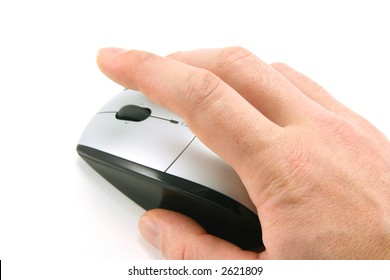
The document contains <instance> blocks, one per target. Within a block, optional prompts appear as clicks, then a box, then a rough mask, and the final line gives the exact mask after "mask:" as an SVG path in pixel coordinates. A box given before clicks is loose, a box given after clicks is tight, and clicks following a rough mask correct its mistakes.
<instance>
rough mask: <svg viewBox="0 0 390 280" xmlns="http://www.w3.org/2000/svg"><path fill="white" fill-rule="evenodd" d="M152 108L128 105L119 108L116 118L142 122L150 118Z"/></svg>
mask: <svg viewBox="0 0 390 280" xmlns="http://www.w3.org/2000/svg"><path fill="white" fill-rule="evenodd" d="M151 113H152V110H150V109H149V108H144V107H141V106H137V105H126V106H123V107H122V108H120V109H119V111H118V113H116V118H117V119H120V120H126V121H133V122H140V121H143V120H146V119H147V118H149V116H150V114H151Z"/></svg>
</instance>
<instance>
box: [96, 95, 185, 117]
mask: <svg viewBox="0 0 390 280" xmlns="http://www.w3.org/2000/svg"><path fill="white" fill-rule="evenodd" d="M129 104H133V105H138V106H141V107H147V108H149V109H150V110H151V111H152V116H155V117H160V118H165V119H168V120H171V119H172V120H177V121H179V122H180V123H181V122H183V120H182V119H181V118H179V117H178V116H177V115H175V114H173V113H171V112H170V111H168V110H166V109H164V108H162V107H160V106H158V105H157V104H155V103H153V102H151V101H150V100H148V99H146V97H145V96H144V95H143V94H142V93H140V92H138V91H134V90H129V89H127V90H124V91H122V92H121V93H119V94H118V95H117V96H115V97H114V98H113V99H111V100H110V101H109V102H108V103H107V104H106V105H104V106H103V107H102V108H101V109H100V110H99V112H100V113H101V112H117V111H119V109H120V108H122V107H123V106H125V105H129Z"/></svg>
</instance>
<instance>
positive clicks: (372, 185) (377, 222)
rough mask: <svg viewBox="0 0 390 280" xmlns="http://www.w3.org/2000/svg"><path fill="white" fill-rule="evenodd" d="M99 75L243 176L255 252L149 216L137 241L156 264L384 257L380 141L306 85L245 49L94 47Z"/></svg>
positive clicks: (387, 175) (387, 250)
mask: <svg viewBox="0 0 390 280" xmlns="http://www.w3.org/2000/svg"><path fill="white" fill-rule="evenodd" d="M97 62H98V65H99V68H100V69H101V70H102V72H103V73H104V74H106V75H107V76H108V77H109V78H110V79H112V80H113V81H115V82H117V83H119V84H121V85H123V86H124V87H126V88H132V89H136V90H140V91H142V92H143V93H144V94H145V95H146V96H147V97H148V98H149V99H151V100H153V101H154V102H156V103H158V104H160V105H161V106H164V107H166V108H168V109H169V110H171V111H172V112H174V113H176V114H177V115H179V116H181V117H182V118H183V119H184V120H185V121H186V123H187V124H188V126H189V127H190V129H191V130H192V131H193V132H194V133H195V135H197V136H198V137H199V139H201V141H202V142H203V143H205V145H207V146H208V147H209V148H210V149H212V150H213V151H214V152H216V153H217V154H218V155H219V156H221V157H222V158H223V159H224V160H226V161H227V162H228V163H229V164H230V165H232V166H233V168H234V169H235V170H236V171H237V173H238V174H239V176H240V178H241V179H242V181H243V183H244V185H245V187H246V189H247V191H248V193H249V196H250V198H251V200H252V201H253V203H254V205H255V206H256V208H257V211H258V215H259V218H260V221H261V224H262V230H263V241H264V244H265V247H266V250H265V251H263V252H260V253H258V252H251V251H243V250H241V249H240V248H238V247H237V246H235V245H233V244H231V243H229V242H227V241H225V240H222V239H219V238H217V237H215V236H212V235H209V234H207V232H205V230H204V229H203V228H202V227H200V226H199V225H198V224H197V223H196V222H195V221H193V220H191V219H190V218H188V217H185V216H183V215H181V214H178V213H175V212H172V211H167V210H162V209H154V210H151V211H148V212H146V213H145V214H144V215H143V216H142V217H141V219H140V222H139V229H140V232H141V234H142V235H143V236H144V237H145V238H146V239H147V240H148V241H149V242H150V243H151V244H153V245H154V246H155V247H157V248H158V249H160V250H161V251H162V254H163V255H164V256H165V257H166V258H167V259H390V142H389V140H388V139H387V138H386V136H385V135H384V134H382V133H381V132H380V131H379V130H377V129H376V128H375V127H374V126H373V125H372V124H370V123H369V122H368V121H366V120H365V119H364V118H362V117H361V116H359V115H357V114H356V113H354V112H353V111H351V110H350V109H349V108H347V107H345V106H344V105H342V104H341V103H339V102H338V101H337V100H335V99H334V98H333V97H332V96H331V95H330V94H329V93H328V92H327V91H326V90H325V89H323V88H322V87H321V86H319V85H318V84H317V83H315V82H314V81H312V80H311V79H309V78H308V77H306V76H304V75H303V74H301V73H299V72H297V71H296V70H294V69H293V68H291V67H289V66H287V65H285V64H281V63H276V64H267V63H265V62H263V61H261V60H260V59H259V58H257V57H256V56H255V55H254V54H252V53H251V52H249V51H248V50H246V49H243V48H239V47H232V48H225V49H204V50H196V51H190V52H178V53H174V54H172V55H169V56H168V57H160V56H157V55H154V54H151V53H147V52H143V51H135V50H130V51H127V50H124V49H117V48H105V49H101V50H100V51H99V53H98V56H97Z"/></svg>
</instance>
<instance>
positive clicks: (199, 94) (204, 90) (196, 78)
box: [185, 69, 221, 109]
mask: <svg viewBox="0 0 390 280" xmlns="http://www.w3.org/2000/svg"><path fill="white" fill-rule="evenodd" d="M220 82H221V80H220V79H219V78H218V77H217V76H215V75H214V74H213V73H211V72H209V71H207V70H203V69H199V70H197V71H195V72H194V73H192V74H191V75H189V76H188V78H187V81H186V82H185V86H186V89H185V92H186V94H185V96H186V100H185V102H186V103H187V105H188V106H189V107H190V108H192V109H197V108H205V107H207V106H208V105H209V104H211V103H212V102H214V101H215V100H216V99H218V93H219V91H218V90H217V89H218V87H219V86H220Z"/></svg>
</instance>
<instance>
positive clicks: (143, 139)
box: [79, 90, 256, 213]
mask: <svg viewBox="0 0 390 280" xmlns="http://www.w3.org/2000/svg"><path fill="white" fill-rule="evenodd" d="M129 104H134V105H139V106H142V107H147V108H149V109H151V111H152V114H151V117H149V118H147V119H146V120H144V121H141V122H132V121H124V120H118V119H116V117H115V115H116V112H117V111H118V110H119V109H120V108H122V107H123V106H125V105H129ZM156 117H157V118H156ZM161 118H163V119H161ZM169 120H176V121H178V123H172V122H170V121H169ZM193 139H194V135H193V133H192V132H191V131H190V130H189V128H188V127H187V126H186V125H185V124H184V123H183V121H182V120H181V119H180V118H179V117H178V116H176V115H175V114H173V113H171V112H169V111H168V110H165V109H164V108H161V107H159V106H158V105H156V104H155V103H153V102H151V101H149V100H148V99H146V97H145V96H144V95H143V94H142V93H140V92H137V91H132V90H124V91H123V92H121V93H119V94H118V95H117V96H115V97H114V98H113V99H112V100H110V101H109V102H108V103H107V104H106V105H104V106H103V107H102V108H101V109H100V110H99V113H98V114H96V115H95V116H94V117H93V119H92V120H91V121H90V123H89V124H88V126H87V128H86V129H85V130H84V133H83V135H82V136H81V138H80V141H79V144H81V145H85V146H89V147H91V148H95V149H98V150H100V151H103V152H106V153H109V154H112V155H114V156H117V157H120V158H124V159H126V160H129V161H132V162H135V163H138V164H141V165H144V166H147V167H150V168H153V169H156V170H159V171H162V172H166V173H168V174H171V175H174V176H177V177H181V178H184V179H187V180H189V181H193V182H196V183H198V184H201V185H203V186H206V187H208V188H210V189H213V190H215V191H217V192H220V193H222V194H224V195H226V196H228V197H231V198H232V199H234V200H236V201H237V202H239V203H241V204H242V205H244V206H246V207H247V208H248V209H250V210H251V211H253V212H254V213H256V208H255V206H254V205H253V204H252V202H251V200H250V198H249V196H248V193H247V191H246V189H245V187H244V185H243V184H242V182H241V180H240V178H239V176H238V175H237V173H236V172H235V171H234V169H233V168H232V167H231V166H229V165H228V164H227V163H226V162H225V161H224V160H222V159H221V158H220V157H219V156H217V155H216V154H215V153H214V152H212V151H211V150H210V149H208V148H207V147H206V146H205V145H204V144H203V143H201V142H200V140H199V139H197V138H195V139H194V140H193ZM192 140H193V141H192ZM191 141H192V142H191ZM189 143H191V144H190V145H189ZM187 146H188V147H187ZM186 147H187V148H186ZM183 151H184V152H183ZM181 153H182V154H181ZM168 167H169V169H168ZM167 169H168V170H167Z"/></svg>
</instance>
